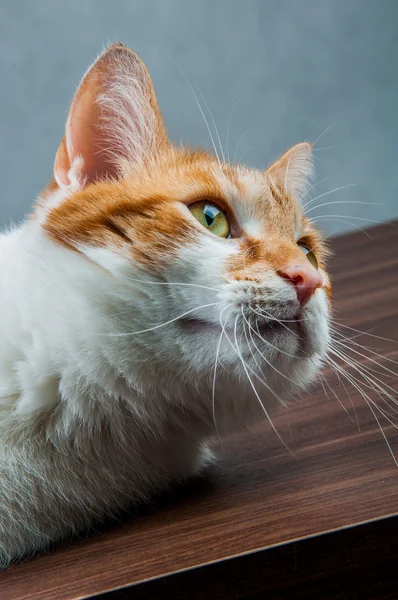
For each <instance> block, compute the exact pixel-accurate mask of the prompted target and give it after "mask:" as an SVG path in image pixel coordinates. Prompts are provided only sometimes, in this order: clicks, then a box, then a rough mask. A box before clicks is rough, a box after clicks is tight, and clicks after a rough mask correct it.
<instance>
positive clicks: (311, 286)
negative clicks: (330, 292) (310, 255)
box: [278, 261, 322, 306]
mask: <svg viewBox="0 0 398 600" xmlns="http://www.w3.org/2000/svg"><path fill="white" fill-rule="evenodd" d="M278 273H279V275H280V276H281V277H284V278H285V279H288V280H289V281H290V283H292V284H293V285H294V287H295V290H296V294H297V300H298V301H299V302H300V304H301V306H304V305H305V304H306V303H307V302H308V300H309V299H310V298H311V296H312V295H313V294H314V292H315V290H316V289H317V288H319V287H321V286H322V275H321V274H320V272H319V271H318V269H316V268H315V267H314V266H313V265H312V264H311V263H310V262H309V261H306V262H301V261H300V262H298V261H292V262H290V263H287V264H286V265H285V266H284V267H283V268H282V269H281V270H280V271H278Z"/></svg>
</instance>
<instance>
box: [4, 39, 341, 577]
mask: <svg viewBox="0 0 398 600" xmlns="http://www.w3.org/2000/svg"><path fill="white" fill-rule="evenodd" d="M310 172H311V147H310V145H309V144H307V143H302V144H298V145H297V146H294V147H293V148H292V149H291V150H289V151H288V152H287V153H286V154H285V155H284V156H282V158H280V159H279V160H278V161H277V162H275V163H274V164H273V165H271V166H270V167H269V168H268V169H267V170H266V171H264V172H260V171H256V170H252V169H249V168H246V167H244V166H242V165H235V164H229V163H224V162H221V161H220V160H219V159H218V158H217V157H215V156H213V155H211V154H209V153H208V152H205V151H203V150H190V149H189V148H186V147H176V146H173V145H172V144H171V142H170V141H169V140H168V138H167V135H166V131H165V128H164V125H163V121H162V118H161V115H160V112H159V109H158V105H157V101H156V97H155V94H154V91H153V87H152V83H151V80H150V77H149V75H148V72H147V70H146V68H145V66H144V64H143V63H142V61H141V60H140V59H139V58H138V56H137V55H136V54H135V53H134V52H132V51H131V50H129V49H128V48H126V47H124V46H122V45H120V44H116V45H113V46H111V47H110V48H108V49H107V50H106V51H105V52H104V53H103V54H102V55H101V56H100V57H99V58H98V60H97V61H96V62H95V63H94V64H93V66H91V67H90V69H89V70H88V72H87V73H86V75H85V76H84V78H83V80H82V83H81V84H80V87H79V88H78V90H77V93H76V95H75V97H74V100H73V102H72V105H71V108H70V112H69V116H68V120H67V124H66V131H65V137H64V139H63V140H62V142H61V145H60V147H59V149H58V152H57V155H56V159H55V166H54V178H55V179H54V181H53V182H52V183H51V184H50V185H49V186H48V187H47V189H46V190H45V191H44V192H43V193H42V195H41V197H40V199H39V201H38V203H37V205H36V207H35V208H34V211H33V213H32V214H31V216H30V217H29V218H28V219H27V220H26V222H25V223H24V224H23V225H21V226H20V227H18V228H15V229H13V230H12V231H9V232H6V233H4V234H2V235H1V236H0V281H1V295H0V313H1V322H0V339H1V342H0V344H1V345H0V563H1V565H2V566H5V565H7V564H8V563H9V562H10V561H12V560H14V559H17V558H19V557H22V556H24V555H27V554H30V553H32V552H34V551H36V550H38V549H42V548H46V547H49V545H50V544H51V543H52V542H55V541H57V540H60V539H63V538H70V536H71V534H73V533H74V532H79V531H84V530H86V529H87V528H88V527H89V526H90V524H92V523H94V522H96V521H97V522H98V520H101V519H103V518H105V517H107V516H112V515H115V514H117V513H118V512H119V511H120V510H122V509H125V508H128V507H129V506H131V505H132V504H133V503H137V502H141V501H143V500H145V499H147V498H148V497H150V496H151V495H153V494H154V493H156V492H157V491H159V490H162V489H165V488H167V487H168V486H169V484H171V483H172V482H176V481H182V480H185V479H187V478H189V477H190V476H192V475H194V474H195V473H198V472H200V471H201V469H203V467H204V466H205V465H206V464H208V463H209V461H211V458H212V457H211V453H210V451H209V450H208V448H207V445H206V442H207V440H208V439H209V438H210V437H211V436H212V435H213V434H214V433H216V432H217V433H218V434H219V435H224V434H227V433H229V432H232V431H236V430H240V429H242V428H245V427H247V426H249V425H250V424H252V423H254V422H258V421H259V420H260V419H263V418H265V416H264V414H265V415H268V411H269V410H270V409H271V408H272V407H273V406H274V405H276V404H277V403H278V402H279V401H282V402H283V401H284V400H286V399H287V398H289V397H290V396H291V395H292V394H295V393H297V392H299V391H301V390H303V389H305V388H306V386H307V385H308V384H309V383H310V382H311V381H312V380H313V378H314V376H315V375H316V374H317V373H318V371H319V368H320V366H321V364H322V361H323V359H324V358H325V356H326V353H327V350H328V345H329V296H330V284H329V280H328V276H327V273H326V272H325V263H324V261H325V256H326V250H325V248H324V245H323V243H322V240H321V236H320V235H319V234H318V233H317V232H316V231H315V230H314V229H313V227H312V225H311V224H310V223H309V221H308V220H307V219H306V218H305V217H304V215H303V211H302V207H301V205H300V197H301V196H302V194H303V192H304V190H305V188H306V185H307V181H308V177H309V175H310Z"/></svg>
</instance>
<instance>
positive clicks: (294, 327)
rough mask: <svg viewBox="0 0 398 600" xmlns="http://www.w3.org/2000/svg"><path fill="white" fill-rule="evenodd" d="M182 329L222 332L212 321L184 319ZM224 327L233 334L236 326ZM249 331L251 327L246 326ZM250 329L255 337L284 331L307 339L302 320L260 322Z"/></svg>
mask: <svg viewBox="0 0 398 600" xmlns="http://www.w3.org/2000/svg"><path fill="white" fill-rule="evenodd" d="M179 324H180V327H182V329H183V330H184V331H187V332H192V333H200V332H206V331H209V332H210V331H219V332H221V325H220V323H215V322H212V321H206V320H204V319H195V318H189V317H184V318H182V319H180V320H179ZM224 327H225V329H226V330H227V331H230V332H232V333H233V330H234V326H233V325H231V324H228V323H227V324H224ZM246 328H247V329H249V326H248V325H247V326H246ZM250 329H251V331H252V333H253V334H254V335H256V334H257V335H260V336H261V337H264V338H267V337H270V336H272V337H273V336H274V335H276V334H283V332H284V331H286V333H288V332H289V333H290V334H291V333H296V334H297V335H298V336H299V337H300V338H305V337H306V335H307V334H306V330H305V328H304V327H303V325H302V322H301V319H300V318H297V319H291V320H289V322H286V323H284V322H282V321H278V320H276V319H275V320H269V321H258V322H255V323H251V324H250Z"/></svg>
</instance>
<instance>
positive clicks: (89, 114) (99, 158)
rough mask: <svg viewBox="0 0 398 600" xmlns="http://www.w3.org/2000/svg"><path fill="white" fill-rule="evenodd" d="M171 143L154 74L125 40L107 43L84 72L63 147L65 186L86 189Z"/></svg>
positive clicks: (60, 178)
mask: <svg viewBox="0 0 398 600" xmlns="http://www.w3.org/2000/svg"><path fill="white" fill-rule="evenodd" d="M167 144H168V141H167V135H166V131H165V128H164V125H163V120H162V117H161V114H160V111H159V108H158V103H157V100H156V96H155V92H154V90H153V86H152V81H151V78H150V76H149V73H148V71H147V69H146V67H145V65H144V63H143V62H142V60H141V59H140V58H139V57H138V56H137V54H135V52H133V51H132V50H130V49H129V48H126V47H125V46H123V45H122V44H114V45H113V46H110V47H109V48H107V49H106V50H105V51H104V52H103V54H101V55H100V57H99V58H98V59H97V60H96V61H95V62H94V64H93V65H92V66H91V67H90V68H89V70H88V71H87V73H86V74H85V76H84V77H83V79H82V81H81V83H80V85H79V87H78V90H77V92H76V94H75V97H74V99H73V101H72V105H71V108H70V111H69V115H68V119H67V122H66V129H65V136H64V138H63V140H62V142H61V145H60V147H59V149H58V152H57V155H56V159H55V165H54V176H55V179H56V181H57V183H58V185H59V186H60V187H68V186H71V185H72V186H74V187H75V188H82V187H84V186H85V185H87V184H88V183H92V182H94V181H98V180H101V179H109V178H115V177H118V176H119V175H120V174H121V173H123V172H126V171H127V170H134V169H135V168H137V167H139V166H141V165H142V164H143V163H144V162H145V161H148V160H151V158H153V156H154V155H155V154H156V153H157V152H159V151H161V150H162V149H164V148H165V146H166V145H167Z"/></svg>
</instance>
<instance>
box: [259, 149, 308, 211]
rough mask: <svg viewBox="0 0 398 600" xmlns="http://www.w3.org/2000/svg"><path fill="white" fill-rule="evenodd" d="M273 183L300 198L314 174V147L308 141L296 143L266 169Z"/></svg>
mask: <svg viewBox="0 0 398 600" xmlns="http://www.w3.org/2000/svg"><path fill="white" fill-rule="evenodd" d="M265 174H266V175H267V176H268V177H269V179H270V180H271V183H273V184H276V185H278V186H279V187H281V188H282V189H283V190H285V192H287V193H288V194H291V195H292V196H293V197H295V198H297V199H299V198H300V197H301V196H302V195H303V193H304V191H305V190H306V188H307V186H308V183H309V181H310V180H311V177H312V174H313V167H312V147H311V144H309V143H308V142H302V143H301V144H296V145H295V146H293V148H290V150H288V151H287V152H285V154H283V155H282V156H281V157H280V158H279V159H278V160H277V161H276V162H274V163H273V164H272V165H271V166H269V167H268V169H267V170H266V171H265Z"/></svg>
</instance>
